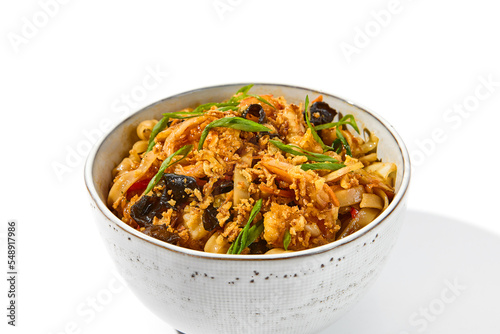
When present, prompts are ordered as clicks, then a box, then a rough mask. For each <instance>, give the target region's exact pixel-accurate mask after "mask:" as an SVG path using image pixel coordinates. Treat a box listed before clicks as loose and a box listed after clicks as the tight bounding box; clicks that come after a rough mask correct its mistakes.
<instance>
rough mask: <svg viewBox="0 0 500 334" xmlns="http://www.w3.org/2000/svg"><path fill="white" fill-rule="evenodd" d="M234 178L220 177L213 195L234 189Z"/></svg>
mask: <svg viewBox="0 0 500 334" xmlns="http://www.w3.org/2000/svg"><path fill="white" fill-rule="evenodd" d="M233 188H234V184H233V180H224V179H218V180H217V181H216V182H215V183H214V186H213V188H212V195H214V196H216V195H220V194H225V193H228V192H230V191H231V190H233Z"/></svg>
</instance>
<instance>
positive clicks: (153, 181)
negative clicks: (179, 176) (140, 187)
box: [144, 145, 193, 194]
mask: <svg viewBox="0 0 500 334" xmlns="http://www.w3.org/2000/svg"><path fill="white" fill-rule="evenodd" d="M192 149H193V145H185V146H183V147H182V148H180V149H179V150H177V151H176V152H174V153H172V154H170V155H169V156H168V157H167V158H166V159H165V160H164V161H163V163H162V164H161V166H160V169H158V172H157V173H156V175H155V176H154V177H153V178H152V179H151V181H149V183H148V186H147V188H146V190H145V191H144V194H147V193H149V192H150V191H151V190H152V189H153V188H154V186H156V185H157V184H158V182H160V179H161V177H162V176H163V173H164V172H165V170H166V169H167V168H168V167H170V166H172V165H174V164H176V163H178V162H179V161H181V160H182V159H184V158H185V157H187V155H188V154H189V152H191V150H192ZM177 155H182V157H181V158H180V159H177V160H175V161H173V162H172V159H173V158H174V157H175V156H177Z"/></svg>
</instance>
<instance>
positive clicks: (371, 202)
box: [359, 193, 384, 210]
mask: <svg viewBox="0 0 500 334" xmlns="http://www.w3.org/2000/svg"><path fill="white" fill-rule="evenodd" d="M359 207H360V208H375V209H379V210H382V209H383V208H384V200H383V199H382V198H380V196H377V195H375V194H366V193H365V194H363V196H362V199H361V203H360V204H359Z"/></svg>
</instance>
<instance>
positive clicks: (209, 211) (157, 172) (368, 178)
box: [108, 85, 396, 254]
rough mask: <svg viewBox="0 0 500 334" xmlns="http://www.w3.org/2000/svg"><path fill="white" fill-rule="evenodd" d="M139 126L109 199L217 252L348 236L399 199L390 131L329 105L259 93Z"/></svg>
mask: <svg viewBox="0 0 500 334" xmlns="http://www.w3.org/2000/svg"><path fill="white" fill-rule="evenodd" d="M251 87H252V85H249V86H245V87H243V88H241V89H240V90H239V91H238V92H237V93H235V94H234V95H233V96H232V97H231V98H230V99H229V100H227V101H224V102H220V103H207V104H203V105H200V106H198V107H196V108H195V109H192V108H187V109H184V110H181V111H177V112H172V113H166V114H164V115H163V118H162V119H161V120H160V121H157V120H145V121H143V122H141V123H140V124H139V125H138V126H137V136H138V140H137V142H136V143H135V144H134V145H133V146H132V148H131V149H130V151H129V156H128V157H126V158H124V159H123V161H122V162H121V163H120V164H119V165H118V166H116V168H115V169H114V170H113V177H114V180H113V184H112V187H111V190H110V192H109V196H108V205H109V207H110V208H111V209H112V210H113V211H114V213H115V214H116V215H117V216H118V217H119V218H120V219H121V220H122V221H124V222H125V223H126V224H128V225H130V226H131V227H133V228H135V229H137V230H139V231H142V232H143V233H145V234H147V235H149V236H152V237H154V238H157V239H160V240H163V241H165V242H168V243H171V244H175V245H178V246H182V247H187V248H191V249H195V250H202V251H205V252H211V253H228V254H264V253H267V254H270V253H281V252H285V251H288V252H291V251H299V250H304V249H309V248H313V247H317V246H320V245H324V244H327V243H330V242H332V241H335V240H338V239H341V238H344V237H346V236H348V235H350V234H352V233H354V232H356V231H357V230H359V229H361V228H363V227H364V226H366V225H367V224H369V223H370V222H371V221H373V220H374V219H375V218H376V217H377V216H378V215H379V214H380V213H381V212H382V211H383V210H385V209H386V208H387V206H388V205H389V203H390V201H391V199H392V198H393V196H394V178H395V175H396V165H395V164H394V163H391V162H381V161H380V160H379V158H378V157H377V153H376V152H377V144H378V138H377V137H376V135H375V134H374V133H371V132H370V131H369V130H367V129H363V130H362V131H361V133H360V130H359V129H358V126H357V123H356V121H355V119H354V117H353V116H352V115H350V114H348V115H342V114H341V113H340V112H339V111H337V110H335V109H333V108H331V107H330V106H329V105H328V104H327V103H325V102H323V100H322V96H321V95H320V96H318V97H316V99H315V100H313V101H311V103H309V100H308V97H306V99H305V103H304V104H302V103H301V104H300V105H295V104H288V103H287V102H286V100H285V98H284V97H274V96H272V95H253V94H249V90H250V88H251Z"/></svg>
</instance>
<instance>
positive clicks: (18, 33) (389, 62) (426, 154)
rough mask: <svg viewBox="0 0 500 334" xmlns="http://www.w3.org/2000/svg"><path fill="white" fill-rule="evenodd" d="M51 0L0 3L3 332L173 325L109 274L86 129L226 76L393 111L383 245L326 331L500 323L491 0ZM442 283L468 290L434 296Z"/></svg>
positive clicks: (92, 134)
mask: <svg viewBox="0 0 500 334" xmlns="http://www.w3.org/2000/svg"><path fill="white" fill-rule="evenodd" d="M60 1H61V2H57V1H56V0H52V1H49V0H42V1H35V0H30V1H16V2H12V1H10V2H9V3H7V2H6V1H4V2H2V4H1V5H0V22H1V24H0V25H1V40H0V48H1V59H0V60H1V62H0V78H1V79H0V85H1V87H0V88H1V98H0V110H1V113H2V122H1V124H2V130H1V131H0V135H1V139H2V143H3V147H4V149H3V150H4V154H3V156H2V160H1V164H0V168H1V174H0V175H2V176H3V177H2V187H1V189H2V192H1V195H0V196H1V201H0V203H1V204H0V208H1V212H0V214H1V222H2V224H1V226H2V227H1V231H0V233H1V235H2V245H1V248H0V249H1V252H0V254H1V255H0V263H1V265H0V267H1V268H2V272H3V273H5V272H6V266H5V263H6V245H5V241H6V240H5V233H6V223H7V221H8V219H17V221H18V226H19V242H18V255H19V273H20V275H19V282H18V292H19V297H18V305H19V309H18V326H17V327H16V328H10V326H7V325H6V321H7V320H6V319H7V318H6V317H5V315H4V313H5V314H6V310H5V307H4V305H7V298H6V293H7V286H6V282H5V279H3V277H4V274H2V275H0V277H2V279H1V281H2V284H0V288H1V290H0V296H1V298H0V305H1V309H2V310H4V311H1V312H0V313H1V314H0V319H3V320H1V325H0V328H2V333H3V332H4V328H8V329H9V331H8V332H9V333H44V334H45V333H46V334H48V333H53V334H55V333H109V332H118V331H121V332H122V333H132V332H149V333H169V331H170V332H172V333H173V331H172V330H171V329H170V328H169V327H168V325H166V324H164V323H162V322H161V321H160V320H159V319H157V318H156V317H155V316H153V315H152V314H151V313H149V311H148V310H147V309H145V308H144V307H143V306H142V305H141V304H140V303H139V302H138V300H137V299H136V298H135V297H134V296H133V295H132V294H131V292H130V291H129V290H128V288H126V287H124V286H123V284H122V283H121V282H120V281H119V280H117V279H116V278H115V276H114V268H113V266H112V264H111V261H110V259H109V257H108V255H107V253H106V251H105V249H104V246H103V244H102V243H101V241H100V237H99V235H98V232H97V229H96V227H95V225H94V222H93V220H92V218H91V215H90V207H89V205H88V198H87V193H86V189H85V186H84V182H83V163H84V159H85V157H86V152H87V151H88V149H89V146H90V142H91V141H95V140H96V139H97V138H98V137H99V136H100V133H101V132H102V131H103V130H105V128H107V127H109V125H110V124H116V123H117V122H119V121H120V120H121V119H123V118H124V117H126V116H127V115H129V114H130V113H132V112H134V111H136V110H138V109H140V108H141V107H143V106H146V105H148V104H150V103H152V102H154V101H156V100H159V99H161V98H164V97H167V96H169V95H172V94H175V93H178V92H182V91H186V90H191V89H194V88H198V87H203V86H208V85H215V84H222V83H232V82H275V83H286V84H294V85H298V86H304V87H312V88H316V89H319V90H323V91H327V92H330V93H333V94H335V95H339V96H341V97H345V98H347V99H349V100H352V101H354V102H356V103H359V104H361V105H362V106H366V107H368V108H369V109H371V110H373V111H375V112H376V113H378V114H380V115H381V116H382V117H384V118H385V119H387V120H388V121H389V122H390V123H392V124H393V125H394V127H395V128H396V129H397V130H398V132H399V133H400V135H401V136H402V137H403V138H404V140H405V141H406V144H407V146H408V149H409V150H410V152H411V155H412V158H413V162H414V166H413V167H414V174H413V179H412V184H411V192H410V198H409V204H408V205H409V209H410V211H409V218H408V225H407V227H406V228H405V229H404V230H403V233H402V237H401V239H400V241H399V243H398V245H397V248H396V254H395V255H393V257H392V258H391V260H390V261H389V263H388V265H387V268H386V269H385V271H384V273H383V275H382V276H383V277H381V278H380V280H379V281H378V282H377V284H376V285H375V286H374V287H373V289H372V290H371V291H370V293H369V295H368V296H367V297H366V298H365V299H363V300H362V301H361V303H360V304H359V305H358V306H357V307H356V308H355V309H354V310H353V311H352V312H351V313H350V314H349V315H348V316H346V317H345V318H344V319H342V320H341V321H339V322H338V323H337V324H336V325H334V326H332V327H331V328H329V329H328V330H326V331H325V332H324V333H333V332H334V331H335V332H336V333H366V332H370V333H419V332H428V333H451V332H453V333H469V332H471V331H473V332H481V333H498V332H499V327H500V326H499V325H496V324H495V323H494V322H493V321H489V322H488V321H487V320H486V319H485V318H484V317H485V314H486V315H488V314H489V313H488V310H489V312H491V311H492V310H493V311H495V312H496V314H498V312H497V311H499V310H498V306H496V304H497V300H498V297H500V293H499V289H498V287H496V285H495V284H493V283H492V282H493V281H494V280H496V282H497V283H498V282H499V280H498V278H499V277H500V269H499V265H498V262H497V261H498V260H497V258H498V255H499V253H500V252H499V251H498V247H496V248H495V246H493V245H495V244H496V241H500V239H499V235H500V219H499V215H498V200H499V197H500V196H499V193H498V189H499V186H500V181H499V180H500V178H499V176H498V164H497V163H498V152H497V148H498V144H497V143H498V138H499V137H498V136H499V135H498V129H499V125H498V124H500V116H499V107H500V70H499V61H500V44H499V39H498V33H499V31H500V20H499V19H498V13H499V8H498V7H496V6H495V5H494V4H495V2H494V1H491V0H475V1H451V0H448V1H430V0H413V1H411V0H401V1H390V0H383V1H381V0H377V1H352V2H347V1H307V2H306V1H300V2H299V1H264V0H220V1H218V0H215V1H214V0H203V1H202V0H200V1H165V0H161V1H160V0H157V1H154V0H145V1H140V2H139V1H123V0H122V1H117V0H114V1H76V0H73V1H66V2H67V3H64V4H63V3H62V2H64V1H62V0H60ZM44 3H47V4H50V5H43V4H44ZM44 8H45V9H44ZM46 13H49V14H50V15H49V14H46ZM388 13H389V14H388ZM151 72H156V73H157V74H156V81H154V80H152V77H150V75H151V74H150V73H151ZM144 80H146V81H147V83H148V84H147V88H144V86H143V85H144V84H143V82H144ZM486 81H489V82H490V84H485V83H484V82H486ZM153 86H154V87H153ZM127 96H128V98H127ZM127 103H128V104H127ZM460 109H461V110H463V111H462V113H459V112H458V110H460ZM430 222H432V224H431V223H430ZM443 227H446V228H443ZM471 238H472V239H471ZM485 245H491V246H489V248H488V247H486V246H485ZM404 254H407V255H408V257H406V255H404ZM421 254H427V255H426V256H425V257H424V255H422V256H421ZM440 254H441V255H442V256H444V255H446V256H447V257H446V259H445V258H441V255H440ZM405 259H407V261H405ZM441 260H442V262H436V261H441ZM432 261H434V262H432ZM431 264H432V265H431ZM416 268H421V270H420V269H419V270H417V269H416ZM409 272H415V275H411V276H409V277H408V275H407V274H405V275H406V276H404V275H403V274H404V273H409ZM398 275H400V276H398ZM401 275H403V276H401ZM399 277H400V278H401V279H399ZM453 280H458V282H460V284H462V285H463V286H467V289H465V291H464V292H463V293H462V292H460V295H457V298H456V300H455V301H454V302H453V303H450V304H448V303H447V304H446V305H445V309H440V308H436V307H437V306H439V305H440V303H439V302H436V299H439V298H440V292H441V291H442V290H444V289H446V288H447V282H448V283H450V282H453ZM488 284H490V285H488ZM410 290H411V291H410ZM402 295H403V296H405V298H398V296H399V297H401V296H402ZM94 299H95V300H96V304H95V305H94V304H93V302H92V301H93V300H94ZM433 301H434V302H433ZM433 303H434V304H433ZM441 304H442V303H441ZM92 305H93V306H92ZM432 305H434V306H433V307H434V311H435V312H434V313H436V314H431V317H427V318H425V317H424V316H423V315H422V313H421V312H422V311H421V310H422V308H424V309H425V307H429V306H432ZM495 307H496V308H495ZM431 308H432V307H431ZM478 308H481V310H483V309H484V310H486V311H485V313H481V312H478ZM474 310H475V312H474ZM431 311H432V310H431ZM438 311H439V312H438ZM415 313H417V314H418V316H417V317H416V318H415V316H414V314H415ZM437 313H439V314H437ZM491 314H492V315H493V314H494V313H491ZM412 317H413V321H412V320H411V319H412ZM416 319H417V320H420V322H417V323H415V320H416ZM422 319H425V320H422ZM489 319H490V320H491V318H489ZM422 321H423V322H424V323H425V326H424V324H423V323H422ZM475 324H476V325H475ZM477 324H481V326H483V327H481V330H478V331H475V330H474V328H476V329H477V328H479V327H477V326H479V325H477ZM474 326H476V327H474Z"/></svg>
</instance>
